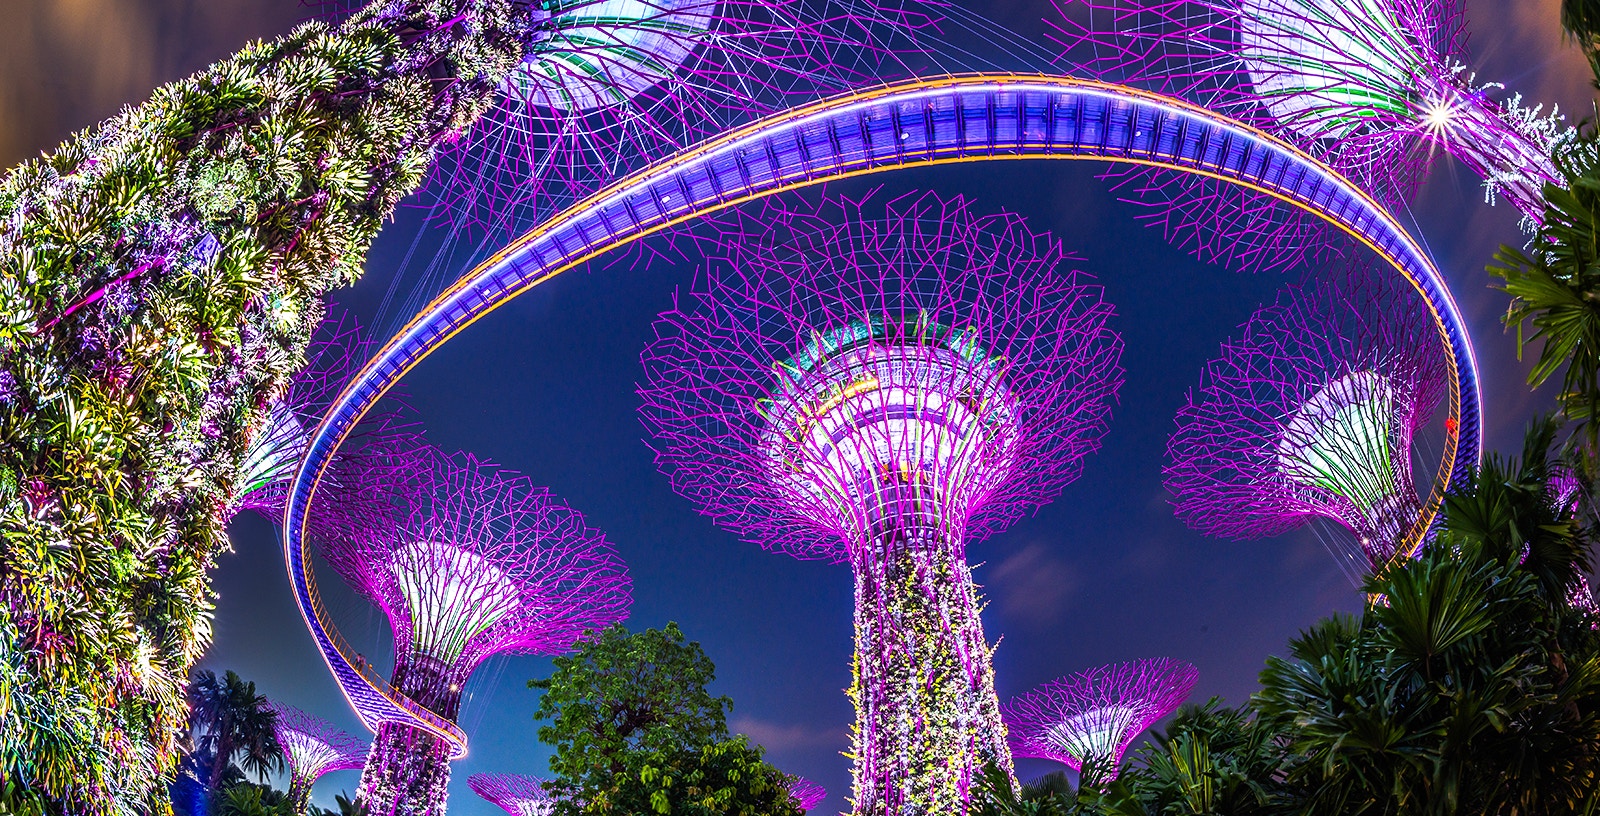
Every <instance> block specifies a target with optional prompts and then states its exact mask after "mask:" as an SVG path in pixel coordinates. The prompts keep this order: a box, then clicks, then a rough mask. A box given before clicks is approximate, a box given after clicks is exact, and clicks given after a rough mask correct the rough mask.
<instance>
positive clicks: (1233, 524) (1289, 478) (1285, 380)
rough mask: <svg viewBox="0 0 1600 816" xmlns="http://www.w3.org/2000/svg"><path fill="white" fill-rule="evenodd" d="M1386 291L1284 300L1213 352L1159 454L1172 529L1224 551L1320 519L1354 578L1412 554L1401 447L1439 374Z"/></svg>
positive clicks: (1438, 363) (1416, 314)
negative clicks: (1343, 542) (1222, 541)
mask: <svg viewBox="0 0 1600 816" xmlns="http://www.w3.org/2000/svg"><path fill="white" fill-rule="evenodd" d="M1384 280H1386V279H1378V278H1375V277H1374V278H1371V279H1363V280H1362V281H1357V282H1355V283H1352V284H1345V285H1341V284H1340V283H1338V282H1322V283H1319V284H1316V285H1311V286H1290V287H1287V288H1285V289H1284V290H1283V292H1282V293H1281V294H1280V295H1279V297H1278V300H1277V302H1276V303H1275V304H1273V305H1271V306H1267V307H1264V308H1262V309H1261V310H1260V311H1258V312H1256V313H1255V314H1254V315H1253V316H1252V317H1251V318H1250V320H1249V322H1247V323H1246V324H1245V325H1244V328H1243V334H1242V336H1241V337H1239V338H1238V339H1236V340H1231V341H1229V342H1228V343H1226V344H1224V346H1223V357H1222V358H1221V359H1218V360H1215V361H1213V362H1211V363H1210V364H1209V365H1208V366H1207V368H1206V372H1205V375H1204V377H1203V380H1202V383H1201V386H1200V388H1199V389H1197V390H1196V391H1195V392H1193V393H1191V395H1190V397H1189V403H1188V404H1187V405H1186V406H1184V407H1183V408H1182V409H1181V410H1180V411H1179V412H1178V417H1177V424H1178V430H1177V431H1176V432H1175V433H1174V434H1173V435H1172V438H1171V439H1170V441H1169V442H1168V446H1167V452H1168V455H1169V457H1170V459H1171V463H1170V464H1169V465H1168V467H1167V470H1166V483H1167V488H1168V490H1170V491H1172V494H1173V497H1174V504H1175V505H1176V512H1177V515H1178V517H1179V518H1181V519H1183V521H1184V522H1185V523H1187V524H1188V525H1189V526H1190V527H1193V528H1194V529H1196V530H1199V531H1201V532H1204V533H1207V534H1210V535H1217V536H1223V537H1226V538H1257V537H1261V536H1271V535H1277V534H1280V533H1283V532H1285V531H1287V530H1289V529H1292V528H1294V527H1297V526H1299V525H1300V524H1303V523H1305V522H1306V521H1307V520H1309V519H1310V518H1312V517H1321V518H1326V519H1330V520H1333V521H1337V522H1338V523H1340V524H1342V525H1344V526H1345V527H1346V528H1348V529H1349V530H1350V532H1351V533H1353V534H1354V536H1355V540H1354V541H1353V542H1350V543H1351V545H1352V546H1351V547H1350V548H1349V550H1348V552H1347V553H1346V554H1345V557H1346V558H1347V559H1348V560H1350V561H1356V562H1359V563H1361V564H1362V568H1363V569H1372V570H1377V569H1380V568H1381V567H1382V566H1383V565H1384V564H1387V563H1388V562H1389V560H1390V559H1391V558H1393V557H1394V555H1395V554H1396V552H1407V553H1409V552H1411V551H1412V550H1413V549H1414V547H1415V545H1416V544H1417V543H1418V542H1419V541H1420V540H1421V536H1422V534H1423V532H1424V531H1422V530H1419V529H1417V525H1418V523H1419V518H1420V516H1421V512H1422V503H1421V500H1420V499H1419V497H1418V495H1417V489H1416V484H1415V481H1414V479H1413V476H1412V464H1411V458H1412V454H1411V450H1412V438H1413V436H1414V435H1415V434H1416V432H1417V431H1418V430H1419V429H1420V428H1422V427H1423V426H1424V425H1425V424H1426V423H1427V422H1428V421H1429V420H1431V419H1432V418H1433V416H1434V411H1435V408H1436V407H1437V406H1438V404H1439V401H1440V399H1441V397H1442V395H1443V393H1444V391H1445V382H1446V379H1447V377H1448V372H1447V371H1446V369H1445V365H1444V361H1443V359H1442V357H1441V356H1440V353H1439V344H1438V342H1437V340H1436V337H1435V335H1434V333H1433V330H1432V328H1431V326H1430V325H1429V319H1428V318H1427V316H1426V314H1425V313H1424V312H1423V309H1422V306H1421V304H1419V303H1418V302H1417V298H1416V297H1414V296H1412V295H1411V293H1410V292H1409V291H1405V290H1402V289H1401V288H1400V286H1401V285H1402V284H1398V283H1396V284H1393V285H1385V284H1384ZM1357 544H1358V545H1359V549H1355V547H1354V545H1357Z"/></svg>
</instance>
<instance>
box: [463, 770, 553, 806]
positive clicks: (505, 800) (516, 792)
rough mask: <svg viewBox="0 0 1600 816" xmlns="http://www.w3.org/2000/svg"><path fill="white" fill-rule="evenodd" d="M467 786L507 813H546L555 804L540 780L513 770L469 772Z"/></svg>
mask: <svg viewBox="0 0 1600 816" xmlns="http://www.w3.org/2000/svg"><path fill="white" fill-rule="evenodd" d="M467 786H468V787H470V788H472V790H473V792H475V793H477V794H478V795H479V796H482V797H483V798H485V799H488V800H489V801H491V802H493V803H495V804H496V805H499V806H500V809H501V810H504V811H505V812H507V813H509V814H511V816H550V813H551V812H552V811H553V810H554V808H555V804H554V802H553V801H552V800H551V798H550V794H549V793H547V792H545V789H544V780H542V779H539V778H538V777H535V776H518V775H515V774H482V773H481V774H473V775H472V776H469V777H467Z"/></svg>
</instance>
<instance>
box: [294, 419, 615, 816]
mask: <svg viewBox="0 0 1600 816" xmlns="http://www.w3.org/2000/svg"><path fill="white" fill-rule="evenodd" d="M361 461H362V462H363V463H364V465H365V467H364V468H363V470H362V472H361V473H359V474H356V475H352V476H350V477H349V478H348V479H347V484H346V485H345V486H344V487H343V491H344V492H345V493H346V495H353V496H355V497H358V498H359V497H361V496H363V495H368V496H369V497H368V498H366V499H365V500H362V501H361V502H360V506H362V507H366V508H387V512H377V511H373V512H371V513H369V514H368V516H367V517H366V518H365V519H362V520H361V521H360V522H359V523H352V524H349V525H348V526H347V528H346V529H345V532H344V533H343V534H341V535H328V536H326V540H325V542H324V544H323V549H324V554H325V555H326V557H327V560H328V563H329V564H330V565H331V566H332V567H333V568H334V570H335V571H337V572H338V573H339V574H340V575H341V576H342V577H343V578H344V579H345V580H346V581H347V582H348V583H349V584H350V585H351V586H352V587H353V588H354V589H355V590H356V591H357V592H359V593H360V594H361V595H362V596H364V597H365V598H366V599H367V600H369V601H370V602H372V603H373V604H374V605H375V606H377V607H378V608H379V609H381V610H382V611H383V612H384V614H385V615H386V616H387V617H388V619H389V624H390V627H391V629H392V630H393V632H394V652H395V661H394V672H393V675H392V681H391V685H392V686H393V687H394V688H395V689H397V690H398V691H399V692H400V693H401V694H404V695H405V696H406V697H408V698H410V699H411V700H413V701H415V702H416V703H417V704H419V705H421V706H423V707H425V708H427V709H428V710H429V711H432V712H433V713H435V714H437V715H439V716H440V717H443V718H445V719H447V720H451V721H454V720H455V718H456V715H457V714H458V712H459V709H460V705H461V693H462V689H463V687H464V686H465V685H466V682H467V678H468V677H469V676H470V675H471V674H472V671H473V669H475V668H477V666H478V664H480V663H481V662H483V660H485V659H486V658H488V657H490V656H492V655H496V654H507V653H519V654H559V653H561V652H564V651H566V650H567V649H569V648H571V647H572V644H573V643H575V642H576V641H577V640H578V639H579V638H580V637H582V636H583V635H584V634H585V633H586V632H590V631H594V630H599V629H602V628H604V627H606V626H609V625H610V624H612V623H615V622H617V621H619V620H621V619H622V618H623V617H625V616H626V612H627V607H628V603H629V586H630V584H629V580H628V576H627V572H626V570H625V568H624V566H623V564H622V561H621V560H620V559H619V558H618V557H617V555H616V553H615V551H614V550H613V549H612V547H611V545H610V544H609V543H607V541H606V540H605V537H604V536H603V535H602V534H601V533H600V532H599V531H596V530H594V529H591V528H589V527H586V526H585V525H584V521H583V517H582V516H581V515H579V514H578V513H577V512H576V511H574V510H572V509H570V508H568V507H567V506H565V505H564V504H561V503H560V502H559V501H557V500H556V499H555V498H554V497H553V496H552V495H551V494H550V493H549V492H548V491H546V490H544V489H541V488H535V487H534V486H533V485H532V484H531V483H530V482H529V481H528V480H527V479H525V478H522V477H516V476H512V475H510V474H507V473H505V472H503V471H500V470H498V469H497V468H495V467H493V466H491V465H488V464H486V463H483V462H480V461H478V460H477V459H475V458H473V457H471V456H470V455H457V456H446V455H445V454H443V453H440V452H439V451H437V450H435V449H432V448H424V449H421V450H418V451H414V452H411V453H410V454H409V455H404V456H369V457H363V458H362V460H361ZM369 494H377V496H378V498H376V499H374V498H371V497H370V495H369ZM449 760H450V749H449V746H448V745H446V744H444V743H443V742H442V741H440V740H439V739H437V738H436V737H434V736H432V735H430V734H427V733H425V732H421V731H417V730H413V729H412V728H411V727H409V726H407V725H404V724H400V723H384V724H382V725H381V726H379V727H378V734H377V737H376V738H375V739H374V741H373V749H372V753H371V755H370V757H369V758H368V760H367V764H366V767H365V769H364V770H363V771H362V774H361V784H360V787H359V788H358V790H357V801H358V802H359V803H362V804H364V805H365V806H366V807H368V808H370V809H371V810H372V811H373V812H375V813H384V814H400V816H417V815H419V814H424V813H428V814H438V813H443V812H444V804H445V788H446V785H447V784H448V782H449V779H450V763H449Z"/></svg>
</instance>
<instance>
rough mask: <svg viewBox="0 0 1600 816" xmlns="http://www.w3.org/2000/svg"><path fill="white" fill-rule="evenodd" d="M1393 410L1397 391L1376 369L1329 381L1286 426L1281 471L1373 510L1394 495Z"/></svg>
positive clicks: (1280, 451)
mask: <svg viewBox="0 0 1600 816" xmlns="http://www.w3.org/2000/svg"><path fill="white" fill-rule="evenodd" d="M1394 411H1395V393H1394V389H1393V388H1392V387H1391V386H1390V385H1389V381H1388V379H1387V378H1385V377H1384V376H1383V375H1381V374H1379V373H1377V372H1376V371H1357V372H1355V373H1353V374H1347V375H1345V376H1343V377H1340V378H1339V379H1337V380H1334V381H1332V382H1330V383H1328V384H1327V385H1325V386H1323V387H1322V388H1321V389H1319V390H1318V391H1317V392H1316V393H1315V394H1313V395H1312V396H1311V398H1310V399H1308V400H1306V402H1305V404H1304V405H1302V406H1301V407H1300V410H1299V411H1298V412H1297V413H1296V414H1295V415H1294V417H1292V418H1291V419H1290V420H1289V422H1288V423H1287V424H1285V425H1284V429H1283V435H1282V437H1280V438H1279V441H1278V472H1280V473H1282V474H1283V475H1284V477H1285V478H1287V479H1289V480H1291V481H1293V482H1296V483H1298V484H1302V485H1305V486H1306V487H1315V488H1320V489H1322V490H1327V491H1329V492H1331V493H1334V494H1336V495H1339V496H1343V497H1344V498H1346V499H1348V500H1350V502H1351V503H1352V504H1354V505H1356V506H1357V507H1358V508H1360V509H1361V510H1363V511H1370V510H1371V509H1372V508H1373V507H1374V506H1376V505H1377V504H1379V503H1380V501H1381V500H1382V499H1383V498H1385V497H1387V496H1389V495H1391V494H1393V493H1394V491H1395V482H1394V469H1393V465H1392V464H1391V456H1390V452H1391V450H1392V447H1393V444H1392V437H1393V433H1394Z"/></svg>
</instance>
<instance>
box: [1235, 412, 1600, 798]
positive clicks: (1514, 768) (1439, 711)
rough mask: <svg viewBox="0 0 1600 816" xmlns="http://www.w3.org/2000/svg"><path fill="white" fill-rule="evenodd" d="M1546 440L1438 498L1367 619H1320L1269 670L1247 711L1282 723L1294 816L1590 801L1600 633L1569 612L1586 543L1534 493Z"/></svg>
mask: <svg viewBox="0 0 1600 816" xmlns="http://www.w3.org/2000/svg"><path fill="white" fill-rule="evenodd" d="M1553 437H1554V429H1553V427H1551V426H1550V425H1549V424H1548V423H1536V424H1535V426H1534V427H1533V428H1532V429H1530V432H1529V434H1528V437H1527V441H1526V451H1525V454H1524V457H1523V459H1522V460H1521V461H1517V460H1505V459H1500V458H1491V459H1490V460H1489V461H1488V462H1487V463H1485V465H1484V467H1483V469H1482V470H1481V472H1480V473H1479V474H1478V475H1477V477H1476V479H1474V480H1473V481H1472V482H1471V483H1470V484H1467V485H1464V486H1462V488H1461V489H1459V490H1458V491H1457V492H1455V493H1453V494H1452V495H1451V496H1449V497H1448V498H1447V500H1446V504H1445V515H1444V525H1443V529H1442V530H1441V531H1440V532H1439V534H1438V535H1437V537H1436V538H1435V540H1434V541H1433V542H1432V543H1431V544H1430V545H1429V546H1428V547H1427V548H1426V549H1425V550H1424V551H1423V553H1422V554H1421V556H1420V557H1419V558H1417V559H1416V560H1414V561H1400V562H1397V563H1395V564H1394V565H1392V566H1391V567H1390V568H1389V569H1387V570H1386V571H1384V572H1383V573H1382V574H1379V575H1377V576H1374V577H1373V578H1371V579H1370V580H1369V581H1368V583H1367V585H1366V591H1367V592H1368V593H1369V594H1370V595H1371V596H1372V597H1374V598H1377V599H1379V600H1377V601H1376V602H1374V603H1373V604H1372V605H1371V606H1369V608H1368V609H1367V610H1366V613H1365V614H1364V615H1362V616H1361V618H1359V619H1357V618H1350V617H1335V618H1332V619H1329V620H1326V621H1323V622H1322V623H1320V624H1318V625H1317V626H1315V627H1313V628H1312V629H1311V630H1309V631H1307V632H1305V633H1303V634H1302V635H1301V636H1300V637H1299V638H1297V639H1295V640H1294V641H1293V642H1292V643H1291V644H1290V654H1291V658H1290V659H1282V658H1271V659H1269V660H1268V663H1267V667H1266V669H1265V670H1264V671H1263V672H1262V674H1261V686H1262V689H1261V691H1260V692H1259V693H1257V694H1256V695H1255V697H1254V698H1252V701H1251V702H1252V705H1253V707H1254V708H1255V709H1256V710H1257V711H1258V712H1259V714H1260V716H1262V717H1264V718H1268V719H1270V720H1276V721H1281V722H1285V723H1290V724H1291V729H1290V740H1289V745H1288V750H1289V753H1290V757H1289V758H1288V763H1287V765H1286V766H1285V774H1284V775H1285V780H1286V782H1287V785H1286V789H1285V791H1286V795H1287V796H1289V798H1290V799H1291V800H1298V804H1297V806H1296V807H1295V808H1293V809H1294V811H1295V812H1297V813H1301V814H1304V815H1305V816H1324V814H1326V816H1334V815H1335V814H1337V816H1364V815H1365V814H1372V816H1378V815H1379V814H1382V815H1383V816H1388V815H1389V814H1410V813H1419V814H1433V813H1440V814H1443V813H1495V814H1507V815H1508V816H1509V815H1513V814H1514V815H1516V816H1521V815H1522V814H1544V813H1584V812H1593V810H1592V808H1593V807H1594V806H1595V805H1594V803H1596V802H1600V783H1597V779H1600V636H1597V634H1596V632H1595V630H1594V629H1593V628H1592V626H1593V624H1594V623H1595V621H1594V620H1593V618H1592V616H1591V615H1590V613H1588V612H1586V611H1584V610H1581V609H1576V608H1574V607H1572V606H1571V605H1570V604H1569V603H1567V587H1568V586H1569V582H1570V581H1571V580H1572V576H1573V575H1574V574H1576V572H1577V571H1578V570H1581V569H1584V568H1585V567H1586V563H1585V558H1586V543H1587V542H1585V541H1584V540H1583V539H1582V538H1581V535H1580V531H1579V528H1578V527H1577V525H1575V524H1574V523H1573V519H1572V513H1571V511H1570V509H1564V508H1559V507H1556V506H1555V503H1554V502H1553V501H1552V500H1551V498H1552V497H1551V496H1550V491H1549V490H1548V489H1547V488H1546V486H1545V484H1544V482H1543V477H1544V476H1546V475H1547V474H1548V469H1549V468H1548V462H1547V461H1546V456H1545V451H1546V450H1547V449H1548V447H1549V444H1550V442H1551V441H1552V439H1553ZM1586 807H1588V808H1590V810H1589V811H1585V810H1584V808H1586Z"/></svg>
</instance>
